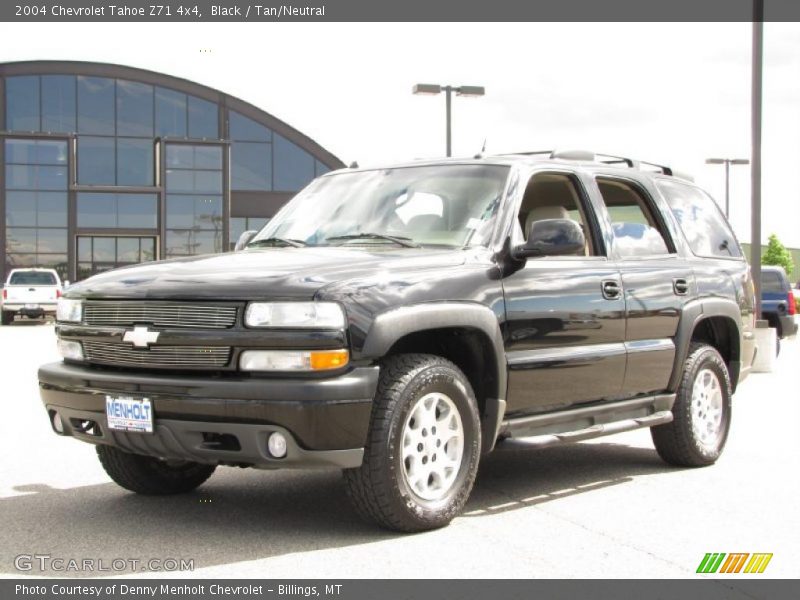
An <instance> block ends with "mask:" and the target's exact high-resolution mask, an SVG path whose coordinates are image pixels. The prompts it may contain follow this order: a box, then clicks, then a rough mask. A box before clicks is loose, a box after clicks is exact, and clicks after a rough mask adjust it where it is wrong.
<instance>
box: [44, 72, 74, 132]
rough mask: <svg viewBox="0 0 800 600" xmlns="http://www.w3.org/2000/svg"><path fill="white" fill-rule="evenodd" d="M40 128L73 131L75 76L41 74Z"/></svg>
mask: <svg viewBox="0 0 800 600" xmlns="http://www.w3.org/2000/svg"><path fill="white" fill-rule="evenodd" d="M42 129H43V130H44V131H59V132H61V131H66V132H71V131H75V77H72V76H69V75H43V76H42Z"/></svg>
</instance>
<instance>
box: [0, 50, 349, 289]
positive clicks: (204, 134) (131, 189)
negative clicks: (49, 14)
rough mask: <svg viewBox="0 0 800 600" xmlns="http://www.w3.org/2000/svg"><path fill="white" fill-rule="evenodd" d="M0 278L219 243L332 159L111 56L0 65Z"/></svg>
mask: <svg viewBox="0 0 800 600" xmlns="http://www.w3.org/2000/svg"><path fill="white" fill-rule="evenodd" d="M0 137H2V143H1V144H0V162H2V163H3V165H4V168H3V169H2V171H0V252H2V255H0V271H1V272H0V276H1V277H2V280H3V281H4V280H5V277H6V274H7V273H8V271H9V269H12V268H15V267H19V266H41V267H52V268H55V269H57V270H58V271H59V273H60V274H61V277H62V278H64V279H69V280H73V281H74V280H80V279H84V278H86V277H88V276H89V275H91V274H94V273H97V272H100V271H103V270H107V269H111V268H115V267H118V266H122V265H129V264H134V263H138V262H142V261H147V260H155V259H161V258H172V257H179V256H189V255H194V254H204V253H210V252H221V251H223V250H226V249H229V248H230V247H231V245H232V244H233V243H235V242H236V239H237V238H238V236H239V234H240V233H241V232H242V231H245V230H246V229H257V228H259V227H260V226H261V225H263V224H264V223H265V222H266V221H267V220H268V219H269V218H270V217H271V216H272V215H274V214H275V212H276V211H277V210H278V209H279V208H280V207H281V206H282V205H283V204H284V203H286V201H287V200H289V199H290V198H291V197H292V196H293V195H294V194H295V193H296V192H297V191H298V190H299V189H301V188H302V187H303V186H305V184H307V183H308V182H309V181H311V180H312V179H313V178H314V177H316V176H318V175H320V174H322V173H325V172H327V171H329V170H331V169H337V168H340V167H342V166H343V165H342V163H341V161H340V160H339V159H338V158H336V157H335V156H334V155H333V154H331V153H330V152H328V151H327V150H325V149H324V148H322V147H321V146H319V145H318V144H317V143H315V142H314V141H313V140H311V139H310V138H308V137H307V136H305V135H303V134H302V133H300V132H299V131H297V130H295V129H293V128H292V127H290V126H289V125H287V124H286V123H284V122H283V121H281V120H279V119H277V118H276V117H274V116H272V115H270V114H269V113H266V112H264V111H263V110H260V109H259V108H256V107H255V106H253V105H252V104H248V103H247V102H245V101H243V100H239V99H238V98H234V97H232V96H229V95H227V94H225V93H223V92H220V91H218V90H215V89H212V88H209V87H205V86H202V85H199V84H197V83H192V82H190V81H187V80H184V79H179V78H176V77H172V76H169V75H164V74H160V73H155V72H152V71H145V70H141V69H134V68H129V67H123V66H119V65H110V64H100V63H85V62H55V61H36V62H18V63H0Z"/></svg>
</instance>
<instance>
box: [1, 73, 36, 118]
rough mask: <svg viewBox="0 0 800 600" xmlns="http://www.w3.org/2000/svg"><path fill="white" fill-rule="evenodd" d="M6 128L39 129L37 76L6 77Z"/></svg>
mask: <svg viewBox="0 0 800 600" xmlns="http://www.w3.org/2000/svg"><path fill="white" fill-rule="evenodd" d="M6 129H8V130H10V131H38V130H39V78H38V77H36V76H31V77H8V78H7V79H6Z"/></svg>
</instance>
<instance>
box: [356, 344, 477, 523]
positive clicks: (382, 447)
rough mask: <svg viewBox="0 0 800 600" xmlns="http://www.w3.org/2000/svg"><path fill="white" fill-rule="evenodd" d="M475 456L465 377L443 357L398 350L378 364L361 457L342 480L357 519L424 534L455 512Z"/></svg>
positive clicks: (471, 398)
mask: <svg viewBox="0 0 800 600" xmlns="http://www.w3.org/2000/svg"><path fill="white" fill-rule="evenodd" d="M479 459H480V424H479V422H478V409H477V401H476V400H475V394H474V393H473V391H472V387H471V386H470V384H469V381H468V380H467V378H466V377H465V376H464V374H463V373H462V372H461V370H460V369H459V368H458V367H456V366H455V365H454V364H453V363H451V362H450V361H448V360H445V359H444V358H441V357H438V356H432V355H426V354H402V355H397V356H393V357H390V358H389V359H387V360H386V361H385V362H384V364H383V365H382V368H381V378H380V382H379V385H378V393H377V396H376V398H375V404H374V407H373V411H372V417H371V425H370V432H369V437H368V440H367V444H366V447H365V449H364V461H363V463H362V465H361V467H359V468H357V469H347V470H345V472H344V479H345V483H346V486H347V492H348V495H349V496H350V498H351V500H352V501H353V503H354V505H355V507H356V509H357V510H358V512H359V513H360V514H361V515H362V516H363V517H365V518H367V519H369V520H372V521H375V522H377V523H378V524H379V525H381V526H383V527H386V528H388V529H394V530H398V531H409V532H410V531H424V530H427V529H435V528H437V527H442V526H444V525H447V524H448V523H449V522H450V521H451V520H452V519H453V518H454V517H455V516H457V515H458V514H459V513H460V512H461V510H462V509H463V508H464V505H465V504H466V502H467V499H468V498H469V494H470V492H471V491H472V486H473V483H474V482H475V475H476V472H477V468H478V461H479Z"/></svg>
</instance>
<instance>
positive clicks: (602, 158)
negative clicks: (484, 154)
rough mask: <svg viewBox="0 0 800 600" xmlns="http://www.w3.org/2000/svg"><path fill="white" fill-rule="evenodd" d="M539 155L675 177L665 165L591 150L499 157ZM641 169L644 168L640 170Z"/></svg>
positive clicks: (527, 153) (531, 152)
mask: <svg viewBox="0 0 800 600" xmlns="http://www.w3.org/2000/svg"><path fill="white" fill-rule="evenodd" d="M540 154H547V155H549V158H551V159H561V160H579V161H586V162H600V163H603V164H605V165H615V164H624V165H626V166H628V167H630V168H631V169H639V170H648V169H647V168H650V169H653V170H655V171H657V172H659V173H663V174H664V175H675V173H673V171H672V168H671V167H668V166H666V165H660V164H658V163H653V162H648V161H645V160H636V159H633V158H627V157H625V156H617V155H615V154H604V153H602V152H601V153H595V152H592V151H591V150H534V151H529V152H507V153H504V154H501V155H500V156H510V155H515V156H536V155H540ZM642 167H646V168H645V169H642ZM684 178H685V177H684Z"/></svg>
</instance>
